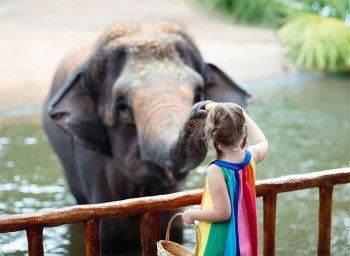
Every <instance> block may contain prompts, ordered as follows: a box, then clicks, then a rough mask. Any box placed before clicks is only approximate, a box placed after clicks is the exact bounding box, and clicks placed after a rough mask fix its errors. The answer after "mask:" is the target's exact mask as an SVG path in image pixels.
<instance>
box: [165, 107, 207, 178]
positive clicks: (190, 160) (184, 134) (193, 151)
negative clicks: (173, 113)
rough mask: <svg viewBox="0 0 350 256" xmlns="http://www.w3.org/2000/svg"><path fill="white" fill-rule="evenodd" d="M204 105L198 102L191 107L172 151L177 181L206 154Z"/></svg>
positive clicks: (205, 113) (205, 114)
mask: <svg viewBox="0 0 350 256" xmlns="http://www.w3.org/2000/svg"><path fill="white" fill-rule="evenodd" d="M205 104H206V102H199V103H197V104H195V105H194V106H193V107H192V110H191V112H190V115H189V118H188V119H187V121H186V122H185V125H184V126H183V129H182V131H181V132H180V135H179V138H178V140H177V144H176V146H175V147H174V148H173V150H172V154H171V155H172V162H173V164H174V169H175V170H177V172H176V173H175V175H176V177H177V178H178V179H182V178H184V177H185V176H186V175H187V173H188V171H189V170H191V169H193V168H195V167H196V166H198V165H199V164H200V163H201V162H202V161H203V160H204V159H205V156H206V154H207V150H208V145H207V140H206V138H205V134H204V125H205V119H206V116H207V112H206V110H205Z"/></svg>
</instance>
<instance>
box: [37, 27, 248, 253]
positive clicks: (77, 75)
mask: <svg viewBox="0 0 350 256" xmlns="http://www.w3.org/2000/svg"><path fill="white" fill-rule="evenodd" d="M250 98H251V95H250V94H249V93H248V92H247V91H246V90H245V89H243V88H242V87H240V86H239V85H237V84H236V83H235V82H234V80H233V79H231V78H230V77H229V76H228V75H227V74H225V73H224V72H223V71H222V70H221V69H220V68H218V67H217V66H215V65H214V64H211V63H206V62H205V61H204V60H203V58H202V56H201V53H200V51H199V49H198V48H197V46H196V45H195V43H194V41H193V39H192V38H191V37H190V36H189V34H188V33H187V32H186V31H185V29H184V28H183V26H182V25H180V24H177V23H176V22H173V21H158V22H151V23H142V24H135V23H121V24H115V25H112V26H111V27H110V28H108V29H107V30H106V31H105V32H104V33H103V34H102V35H101V36H100V37H99V38H98V39H97V41H96V42H95V43H94V44H93V45H91V46H87V47H83V46H81V47H80V49H79V50H77V51H73V52H72V53H71V54H69V55H67V56H66V57H65V58H64V59H63V60H62V62H61V63H60V64H59V66H58V68H57V70H56V73H55V75H54V78H53V82H52V86H51V89H50V92H49V93H48V96H47V98H46V100H45V103H44V109H43V117H42V118H43V124H44V128H45V131H46V133H47V136H48V138H49V141H50V143H51V145H52V147H53V149H54V151H55V153H56V154H57V156H58V158H59V160H60V162H61V164H62V166H63V169H64V174H65V176H66V180H67V183H68V186H69V188H70V190H71V192H72V194H73V195H74V197H75V199H76V201H77V204H92V203H102V202H110V201H117V200H123V199H128V198H136V197H143V196H152V195H160V194H167V193H172V192H177V191H180V190H183V189H184V181H185V178H186V176H187V174H188V173H189V171H190V170H193V169H194V168H195V167H196V166H198V165H199V164H200V163H201V162H202V161H203V160H204V158H205V157H206V154H207V141H206V140H205V139H204V136H203V127H204V122H205V117H206V111H205V109H204V106H205V103H206V101H207V100H211V101H225V102H236V103H238V104H240V105H241V106H243V107H245V106H247V105H248V103H249V101H250ZM169 214H170V213H166V214H164V215H161V226H162V234H164V226H165V224H166V222H167V220H169V216H170V215H169ZM180 223H181V222H180ZM138 225H139V220H138V217H135V216H134V217H126V218H116V219H104V220H101V223H100V242H101V250H102V253H103V254H106V255H107V254H118V253H122V252H123V251H125V250H128V249H130V248H137V247H138V248H139V247H140V245H139V244H140V242H139V228H138ZM181 230H182V229H181V225H180V224H179V225H178V226H175V227H174V231H173V232H174V234H175V238H174V240H176V241H181V239H182V232H181Z"/></svg>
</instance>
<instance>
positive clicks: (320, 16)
mask: <svg viewBox="0 0 350 256" xmlns="http://www.w3.org/2000/svg"><path fill="white" fill-rule="evenodd" d="M196 1H197V2H199V3H202V4H204V5H206V6H210V7H212V8H215V9H217V10H220V11H221V12H223V13H225V14H227V15H228V16H229V17H231V18H233V19H234V20H235V21H236V22H241V23H248V24H254V25H260V26H269V27H273V28H276V29H278V37H279V39H280V41H281V44H282V46H283V47H284V50H285V52H286V54H287V55H288V56H289V57H290V58H291V59H292V60H293V61H294V62H295V63H296V65H297V66H299V67H301V68H306V69H311V70H320V71H330V72H350V53H349V51H350V35H349V33H350V1H349V0H196Z"/></svg>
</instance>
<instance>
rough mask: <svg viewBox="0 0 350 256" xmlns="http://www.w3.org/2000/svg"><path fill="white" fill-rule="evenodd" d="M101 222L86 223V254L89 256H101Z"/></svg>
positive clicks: (88, 221) (91, 221)
mask: <svg viewBox="0 0 350 256" xmlns="http://www.w3.org/2000/svg"><path fill="white" fill-rule="evenodd" d="M99 224H100V222H99V220H95V219H92V220H86V221H84V240H85V252H86V255H87V256H96V255H101V251H100V235H99Z"/></svg>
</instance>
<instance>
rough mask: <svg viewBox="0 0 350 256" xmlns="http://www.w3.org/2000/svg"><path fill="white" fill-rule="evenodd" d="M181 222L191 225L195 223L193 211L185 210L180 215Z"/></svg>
mask: <svg viewBox="0 0 350 256" xmlns="http://www.w3.org/2000/svg"><path fill="white" fill-rule="evenodd" d="M182 220H183V221H184V222H185V223H186V224H189V225H191V224H193V223H194V221H195V218H194V215H193V210H192V209H187V210H185V211H184V212H183V213H182Z"/></svg>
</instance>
